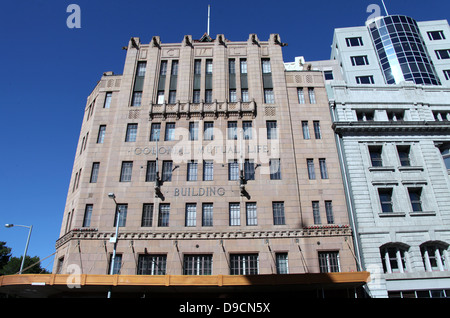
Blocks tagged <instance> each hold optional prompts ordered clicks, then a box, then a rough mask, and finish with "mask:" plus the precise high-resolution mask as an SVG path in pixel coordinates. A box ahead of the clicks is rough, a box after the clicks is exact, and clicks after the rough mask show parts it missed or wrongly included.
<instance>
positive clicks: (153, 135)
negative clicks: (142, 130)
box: [150, 123, 161, 141]
mask: <svg viewBox="0 0 450 318" xmlns="http://www.w3.org/2000/svg"><path fill="white" fill-rule="evenodd" d="M160 132H161V124H160V123H152V128H151V131H150V141H159V135H160Z"/></svg>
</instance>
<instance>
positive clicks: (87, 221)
mask: <svg viewBox="0 0 450 318" xmlns="http://www.w3.org/2000/svg"><path fill="white" fill-rule="evenodd" d="M93 208H94V206H93V205H92V204H86V208H85V209H84V217H83V227H88V226H91V217H92V209H93Z"/></svg>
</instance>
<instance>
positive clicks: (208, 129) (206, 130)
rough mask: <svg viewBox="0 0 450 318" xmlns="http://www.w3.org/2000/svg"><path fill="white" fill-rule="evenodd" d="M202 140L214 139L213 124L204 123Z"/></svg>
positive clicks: (210, 122)
mask: <svg viewBox="0 0 450 318" xmlns="http://www.w3.org/2000/svg"><path fill="white" fill-rule="evenodd" d="M203 139H204V140H213V139H214V122H212V121H206V122H204V124H203Z"/></svg>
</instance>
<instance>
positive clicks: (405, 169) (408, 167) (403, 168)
mask: <svg viewBox="0 0 450 318" xmlns="http://www.w3.org/2000/svg"><path fill="white" fill-rule="evenodd" d="M398 170H399V171H415V170H419V171H423V167H420V166H399V167H398Z"/></svg>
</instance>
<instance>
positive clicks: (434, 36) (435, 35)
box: [427, 31, 445, 41]
mask: <svg viewBox="0 0 450 318" xmlns="http://www.w3.org/2000/svg"><path fill="white" fill-rule="evenodd" d="M427 34H428V38H429V39H430V40H431V41H436V40H445V36H444V32H443V31H429V32H427Z"/></svg>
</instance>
